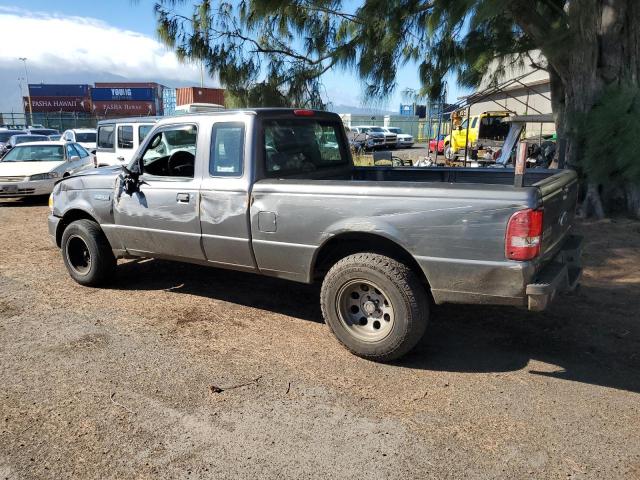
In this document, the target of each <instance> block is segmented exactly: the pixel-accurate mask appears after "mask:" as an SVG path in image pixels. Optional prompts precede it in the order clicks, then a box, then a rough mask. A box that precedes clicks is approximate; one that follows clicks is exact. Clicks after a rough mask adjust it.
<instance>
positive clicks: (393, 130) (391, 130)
mask: <svg viewBox="0 0 640 480" xmlns="http://www.w3.org/2000/svg"><path fill="white" fill-rule="evenodd" d="M387 130H389V131H390V132H391V133H402V130H400V129H399V128H395V127H389V128H387Z"/></svg>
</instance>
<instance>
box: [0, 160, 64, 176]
mask: <svg viewBox="0 0 640 480" xmlns="http://www.w3.org/2000/svg"><path fill="white" fill-rule="evenodd" d="M63 163H64V162H0V177H22V176H24V177H27V176H29V175H35V174H37V173H47V172H50V171H51V170H54V169H55V168H56V167H59V166H60V165H62V164H63Z"/></svg>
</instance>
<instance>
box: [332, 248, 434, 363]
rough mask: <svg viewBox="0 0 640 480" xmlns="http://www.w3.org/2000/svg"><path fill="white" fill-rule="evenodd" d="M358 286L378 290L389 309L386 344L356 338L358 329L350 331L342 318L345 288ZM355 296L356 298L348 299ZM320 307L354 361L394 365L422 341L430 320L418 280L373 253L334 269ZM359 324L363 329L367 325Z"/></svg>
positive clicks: (403, 267) (347, 260) (356, 256)
mask: <svg viewBox="0 0 640 480" xmlns="http://www.w3.org/2000/svg"><path fill="white" fill-rule="evenodd" d="M360 280H364V281H366V282H371V284H372V285H374V286H379V289H380V291H381V292H382V293H383V294H384V295H386V297H387V298H388V300H389V302H390V304H391V306H392V309H393V323H392V324H391V326H390V327H389V332H388V333H387V334H386V336H384V338H380V339H378V338H374V339H373V340H371V339H367V340H363V339H362V338H358V334H357V333H352V332H353V331H355V330H357V329H358V328H359V326H358V325H356V324H355V323H354V324H351V325H349V320H348V318H345V317H348V314H347V315H345V314H344V313H341V311H344V310H342V307H341V305H343V301H344V300H342V299H343V298H346V297H345V294H346V291H347V290H345V288H347V287H346V286H348V285H350V284H354V283H357V282H359V281H360ZM366 282H365V284H366ZM374 290H375V291H376V292H377V293H380V292H379V291H378V290H377V289H375V288H374ZM354 294H355V295H357V293H351V295H354ZM351 298H353V297H351ZM382 298H385V297H384V296H383V297H382ZM354 301H356V302H357V300H354ZM320 303H321V307H322V315H323V317H324V319H325V322H326V323H327V325H328V327H329V329H330V330H331V332H332V333H333V334H334V335H335V337H336V338H337V339H338V341H339V342H340V343H342V345H344V346H345V347H346V348H347V349H348V350H349V351H351V352H352V353H354V354H355V355H358V356H359V357H363V358H367V359H369V360H374V361H377V362H387V361H391V360H395V359H397V358H400V357H401V356H403V355H405V354H406V353H408V352H409V351H410V350H411V349H412V348H413V347H415V346H416V345H417V343H418V342H419V341H420V339H421V338H422V336H423V335H424V332H425V329H426V327H427V321H428V318H429V301H428V297H427V292H426V289H425V287H424V286H423V285H422V283H421V282H420V280H419V279H418V277H417V276H416V274H415V273H414V272H413V271H412V270H411V269H410V268H409V267H408V266H407V265H405V264H403V263H401V262H398V261H397V260H394V259H392V258H389V257H386V256H384V255H379V254H376V253H356V254H354V255H349V256H348V257H345V258H343V259H342V260H339V261H338V262H337V263H335V264H334V265H333V267H331V269H330V270H329V272H328V273H327V275H326V277H325V278H324V281H323V283H322V289H321V293H320ZM376 305H378V303H376ZM385 305H387V302H385ZM351 308H355V307H354V306H352V307H351ZM351 311H352V312H353V310H351ZM356 311H357V308H356ZM363 315H365V313H363ZM385 317H386V315H385ZM361 320H364V321H365V325H366V323H367V319H365V318H364V317H363V318H361ZM369 320H371V318H369ZM375 323H378V328H380V327H379V325H380V323H381V322H375V321H374V322H373V325H375ZM362 325H363V324H362V323H360V326H362ZM363 328H364V327H363Z"/></svg>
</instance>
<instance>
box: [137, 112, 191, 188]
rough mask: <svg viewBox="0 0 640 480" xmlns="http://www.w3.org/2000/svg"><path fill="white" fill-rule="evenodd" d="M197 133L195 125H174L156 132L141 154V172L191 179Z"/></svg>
mask: <svg viewBox="0 0 640 480" xmlns="http://www.w3.org/2000/svg"><path fill="white" fill-rule="evenodd" d="M197 133H198V131H197V129H196V126H195V125H176V126H171V127H167V128H164V129H162V130H160V131H159V132H156V133H155V134H154V135H153V137H152V138H151V140H150V141H149V143H148V144H147V146H146V149H145V151H144V153H143V154H142V172H143V173H145V174H148V175H156V176H163V177H187V178H193V174H194V169H195V158H196V140H197V136H198V135H197Z"/></svg>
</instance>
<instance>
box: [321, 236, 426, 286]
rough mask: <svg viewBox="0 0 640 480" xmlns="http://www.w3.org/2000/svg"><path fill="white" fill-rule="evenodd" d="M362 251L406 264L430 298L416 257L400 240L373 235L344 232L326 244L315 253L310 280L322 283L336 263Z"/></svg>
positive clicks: (422, 271)
mask: <svg viewBox="0 0 640 480" xmlns="http://www.w3.org/2000/svg"><path fill="white" fill-rule="evenodd" d="M360 252H371V253H378V254H380V255H385V256H387V257H390V258H393V259H394V260H397V261H399V262H402V263H404V264H405V265H407V266H408V267H409V268H411V270H412V271H413V272H414V273H415V274H416V275H417V276H418V278H419V279H420V281H421V282H422V283H423V284H424V286H425V287H426V289H427V292H429V296H431V287H430V283H429V280H428V278H427V276H426V274H425V272H424V270H423V269H422V268H421V267H420V265H419V264H418V262H417V261H416V259H415V258H414V257H413V255H411V253H410V252H409V251H408V250H407V249H405V248H404V247H403V246H402V245H400V244H399V243H398V242H397V241H395V240H393V239H390V238H388V237H385V236H383V235H378V234H375V233H370V232H345V233H340V234H337V235H334V236H332V237H331V238H330V239H328V240H327V241H325V242H324V243H323V244H322V245H321V246H320V247H319V248H318V249H317V250H316V252H315V254H314V257H313V261H312V266H311V277H312V278H311V279H312V280H322V279H323V278H324V276H325V275H326V273H327V272H328V271H329V269H330V268H331V266H332V265H334V264H335V263H336V262H337V261H339V260H341V259H343V258H345V257H347V256H349V255H352V254H354V253H360Z"/></svg>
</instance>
